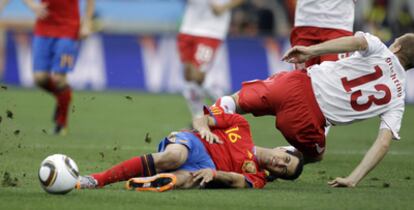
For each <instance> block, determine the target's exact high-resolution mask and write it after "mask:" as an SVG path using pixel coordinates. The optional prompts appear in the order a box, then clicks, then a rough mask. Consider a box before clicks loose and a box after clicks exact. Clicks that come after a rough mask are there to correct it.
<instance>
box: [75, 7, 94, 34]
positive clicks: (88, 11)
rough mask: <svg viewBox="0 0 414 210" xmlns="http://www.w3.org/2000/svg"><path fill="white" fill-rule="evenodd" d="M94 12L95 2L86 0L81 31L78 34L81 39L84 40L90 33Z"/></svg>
mask: <svg viewBox="0 0 414 210" xmlns="http://www.w3.org/2000/svg"><path fill="white" fill-rule="evenodd" d="M94 12H95V0H87V1H86V8H85V15H84V17H83V20H82V26H81V30H80V32H79V35H80V37H81V38H85V37H87V36H89V35H90V34H91V33H92V25H93V14H94Z"/></svg>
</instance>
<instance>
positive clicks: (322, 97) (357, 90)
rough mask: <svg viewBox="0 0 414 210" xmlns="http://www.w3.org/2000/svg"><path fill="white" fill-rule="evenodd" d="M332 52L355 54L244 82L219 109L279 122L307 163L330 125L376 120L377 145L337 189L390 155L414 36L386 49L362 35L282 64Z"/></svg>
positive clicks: (304, 51)
mask: <svg viewBox="0 0 414 210" xmlns="http://www.w3.org/2000/svg"><path fill="white" fill-rule="evenodd" d="M328 53H353V54H352V55H351V56H350V57H348V58H344V59H341V60H338V61H325V62H323V63H321V64H319V65H313V66H311V67H309V68H307V69H302V70H295V71H291V72H282V73H279V74H276V75H273V76H271V77H269V78H268V79H266V80H254V81H249V82H244V83H243V85H242V88H241V90H240V91H239V92H237V93H235V94H234V95H233V96H232V97H229V96H225V97H222V98H220V99H219V100H218V101H217V102H216V105H218V106H221V107H223V108H224V109H225V110H227V111H228V112H232V111H233V112H234V111H236V112H238V113H252V114H253V115H255V116H262V115H274V116H276V128H277V129H279V130H280V132H281V133H282V134H283V136H284V137H285V138H286V140H287V141H288V142H289V143H290V144H291V145H292V146H294V147H295V148H296V149H298V150H299V151H301V152H302V153H303V155H304V156H305V158H306V159H307V161H308V162H314V161H319V160H321V159H322V155H323V153H324V151H325V127H326V126H330V125H343V124H350V123H352V122H355V121H359V120H364V119H368V118H372V117H375V116H379V117H380V119H381V124H380V126H379V134H378V137H377V139H376V140H375V142H374V144H373V145H372V146H371V148H370V149H369V151H368V152H367V153H366V154H365V156H364V158H363V160H362V161H361V162H360V163H359V165H358V166H357V167H356V168H355V169H354V170H353V172H352V173H351V174H350V175H349V176H347V177H345V178H341V177H337V178H336V179H334V180H333V181H331V182H329V185H331V186H332V187H355V186H356V185H357V184H358V183H359V182H360V181H361V180H362V179H363V178H364V177H365V176H366V175H367V174H368V173H369V172H370V171H371V170H372V169H374V168H375V166H376V165H377V164H378V163H379V162H380V161H381V160H382V158H383V157H384V156H385V155H386V153H387V151H388V148H389V145H390V144H391V140H392V139H399V138H400V137H399V135H398V132H399V130H400V127H401V120H402V116H403V113H404V98H405V93H404V91H405V90H404V89H405V71H406V70H408V69H411V68H413V67H414V63H413V59H412V58H414V34H413V33H411V34H406V35H404V36H401V37H399V38H397V39H396V40H395V42H394V43H393V44H392V45H391V46H390V47H389V48H387V47H386V46H385V45H384V44H383V43H382V42H381V41H380V40H379V39H378V38H377V37H375V36H373V35H370V34H368V33H363V32H357V33H356V34H355V35H354V36H347V37H342V38H338V39H335V40H330V41H327V42H324V43H321V44H318V45H313V46H309V47H305V46H296V47H293V48H292V49H290V50H289V51H288V52H287V53H286V54H285V56H284V57H283V60H285V61H287V62H290V63H302V62H304V61H307V60H309V59H312V58H314V57H316V56H320V55H324V54H328Z"/></svg>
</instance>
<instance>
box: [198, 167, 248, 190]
mask: <svg viewBox="0 0 414 210" xmlns="http://www.w3.org/2000/svg"><path fill="white" fill-rule="evenodd" d="M193 177H194V178H193V179H194V180H196V181H197V180H199V181H200V186H205V185H206V184H207V183H209V182H211V181H217V182H220V184H222V185H224V186H226V187H231V188H248V187H250V186H249V185H248V184H247V182H246V179H245V177H244V176H243V175H242V174H239V173H235V172H226V171H215V170H213V169H210V168H206V169H201V170H198V171H196V172H194V173H193Z"/></svg>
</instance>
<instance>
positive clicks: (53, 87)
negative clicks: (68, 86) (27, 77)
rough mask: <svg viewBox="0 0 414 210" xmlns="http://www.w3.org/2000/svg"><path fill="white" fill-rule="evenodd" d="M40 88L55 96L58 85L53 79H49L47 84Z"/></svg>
mask: <svg viewBox="0 0 414 210" xmlns="http://www.w3.org/2000/svg"><path fill="white" fill-rule="evenodd" d="M39 87H40V88H42V89H43V90H45V91H46V92H48V93H50V94H53V95H55V92H56V83H55V82H54V81H53V80H52V78H50V77H49V78H48V79H47V81H46V83H44V84H41V85H39Z"/></svg>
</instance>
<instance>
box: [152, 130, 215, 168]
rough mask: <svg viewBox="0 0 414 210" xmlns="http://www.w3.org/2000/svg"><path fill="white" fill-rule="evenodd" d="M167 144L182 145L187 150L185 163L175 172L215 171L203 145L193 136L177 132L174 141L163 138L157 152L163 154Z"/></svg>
mask: <svg viewBox="0 0 414 210" xmlns="http://www.w3.org/2000/svg"><path fill="white" fill-rule="evenodd" d="M168 144H182V145H184V146H186V147H187V149H188V157H187V161H185V163H184V164H183V165H181V166H180V167H179V168H178V169H177V170H186V171H197V170H200V169H203V168H211V169H216V166H215V165H214V163H213V160H212V159H211V157H210V155H209V154H208V153H207V150H206V148H205V147H204V145H203V143H202V142H201V141H200V139H199V138H197V137H196V136H195V135H194V134H192V133H189V132H179V133H178V134H177V135H176V137H175V141H171V140H170V139H168V138H164V139H163V140H162V141H161V142H160V144H159V145H158V152H163V151H164V150H165V148H166V147H167V145H168Z"/></svg>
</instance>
